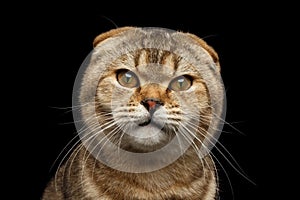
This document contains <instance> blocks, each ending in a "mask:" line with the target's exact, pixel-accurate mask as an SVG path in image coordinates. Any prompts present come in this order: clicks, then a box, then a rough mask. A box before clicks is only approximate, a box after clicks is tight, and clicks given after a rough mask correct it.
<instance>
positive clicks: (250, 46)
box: [4, 2, 289, 200]
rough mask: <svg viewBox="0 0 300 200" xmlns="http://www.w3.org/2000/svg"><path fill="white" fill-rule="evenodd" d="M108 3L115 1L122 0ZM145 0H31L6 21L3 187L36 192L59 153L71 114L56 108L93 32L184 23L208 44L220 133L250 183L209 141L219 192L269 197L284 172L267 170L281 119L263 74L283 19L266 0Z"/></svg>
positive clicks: (32, 195) (26, 194)
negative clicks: (7, 172) (125, 0)
mask: <svg viewBox="0 0 300 200" xmlns="http://www.w3.org/2000/svg"><path fill="white" fill-rule="evenodd" d="M113 4H114V3H113ZM115 4H116V5H118V7H119V9H120V8H122V6H123V5H120V4H119V3H115ZM150 4H151V5H150ZM153 4H154V3H153V2H152V3H150V2H145V6H141V7H140V8H139V9H138V8H134V5H132V7H130V6H129V7H130V9H129V8H128V9H123V11H122V12H119V11H117V10H116V9H114V6H116V5H101V4H100V5H95V4H88V3H85V4H82V3H79V4H77V5H76V8H75V6H74V4H70V5H66V6H63V5H60V4H56V5H54V4H53V5H51V4H44V5H33V6H37V7H36V8H31V9H24V10H23V12H22V14H20V12H18V13H19V15H17V16H16V18H15V19H14V20H15V21H13V22H9V23H7V24H8V25H9V26H8V27H9V29H11V30H13V31H12V32H11V33H10V36H11V38H12V39H11V40H10V41H9V46H10V47H13V49H12V50H10V51H9V52H11V53H10V55H9V57H8V58H9V59H8V58H7V60H9V63H10V65H12V66H17V67H11V69H12V72H11V73H14V74H15V73H16V70H17V73H18V76H17V77H18V78H16V76H12V78H11V79H14V82H17V84H16V86H15V87H14V89H13V90H11V89H10V90H9V91H8V94H12V95H15V96H16V97H13V98H12V99H14V100H16V103H15V107H17V112H18V117H17V119H18V120H19V121H20V123H18V124H16V123H13V125H10V129H11V130H13V131H15V132H16V133H18V134H13V137H14V138H13V141H16V142H17V143H16V144H17V145H15V146H17V147H20V148H18V150H17V153H18V154H13V155H12V156H9V157H10V159H11V160H12V161H17V162H16V163H17V164H11V166H13V167H14V175H15V178H12V179H10V181H9V182H7V185H9V186H12V188H16V187H18V188H20V189H24V190H19V191H22V192H15V193H13V196H17V195H21V196H22V199H39V198H40V196H41V194H42V191H43V189H44V188H45V186H46V184H47V182H48V181H49V179H50V177H51V176H52V175H53V174H54V173H55V168H56V167H57V165H58V163H59V161H60V160H61V159H62V157H59V158H58V162H55V159H56V158H57V157H58V155H59V153H60V152H61V151H62V150H63V148H64V147H65V146H66V144H67V143H68V142H69V141H70V140H71V139H72V138H73V137H74V136H76V134H75V131H76V130H75V127H74V124H72V123H70V124H66V123H68V122H72V112H70V110H71V109H61V108H66V107H70V106H72V105H71V104H72V87H73V83H74V80H75V77H76V74H77V70H78V69H79V67H80V65H81V63H82V62H83V60H84V58H85V57H86V56H87V55H88V53H89V52H90V51H91V50H92V42H93V39H94V38H95V37H96V36H97V35H98V34H100V33H103V32H105V31H108V30H110V29H112V28H115V27H116V26H118V27H122V26H141V27H164V28H169V29H173V30H180V31H184V32H191V33H194V34H196V35H198V36H199V37H201V38H204V39H205V40H206V41H207V43H208V44H209V45H211V46H213V47H214V48H215V50H216V51H217V52H218V54H219V57H220V63H221V67H222V71H221V73H222V77H223V81H224V85H225V88H226V91H227V116H226V121H227V122H228V123H232V125H233V126H234V128H233V127H231V126H229V125H225V127H224V130H225V131H226V132H224V133H222V135H221V137H220V142H221V143H222V144H223V145H224V146H225V147H226V148H227V149H228V151H229V152H230V153H231V154H232V155H233V157H234V158H235V159H236V161H237V162H238V163H239V164H240V166H241V167H242V168H243V170H244V172H245V174H246V176H247V177H248V178H249V179H250V180H251V181H253V182H254V183H255V184H252V183H250V182H249V181H247V180H246V179H245V178H244V177H242V176H241V175H240V174H239V173H238V172H237V171H235V170H234V169H233V167H232V166H230V164H229V163H228V162H227V161H226V160H225V159H224V158H222V155H220V154H219V153H218V152H217V151H216V149H214V150H213V152H214V153H216V156H217V158H218V159H219V160H220V162H221V163H222V165H223V167H224V169H225V171H226V172H227V175H228V177H229V179H230V182H231V184H232V190H233V191H232V190H231V188H230V186H229V181H228V180H227V177H226V174H225V173H224V170H223V169H221V167H220V166H218V167H219V169H220V170H219V175H220V195H221V199H225V200H229V199H236V200H240V199H243V200H244V199H269V198H270V196H273V195H274V194H275V193H274V191H276V196H277V195H279V194H281V192H284V190H283V188H282V187H281V186H280V185H281V184H277V182H278V180H279V179H281V176H284V174H282V173H276V172H275V173H274V171H276V170H277V172H278V171H280V167H278V165H279V164H278V162H279V163H280V162H282V161H278V162H277V159H278V157H281V156H279V155H280V153H281V152H280V151H279V150H278V146H279V144H277V143H276V142H275V140H273V139H274V138H280V137H279V136H278V135H277V133H278V132H279V131H280V129H281V128H280V127H279V126H276V125H280V123H283V122H282V120H279V121H277V120H276V119H275V118H276V116H275V115H276V111H274V110H273V108H274V107H273V102H274V101H275V100H274V98H273V97H274V94H275V95H276V94H282V93H281V92H280V91H281V88H280V87H281V85H280V84H279V82H280V81H279V79H276V80H277V81H278V82H276V83H277V84H276V85H275V87H274V81H273V79H272V78H274V74H275V73H276V71H277V67H276V66H277V65H280V64H281V63H285V60H282V59H279V58H280V56H281V55H282V52H281V51H279V50H278V49H279V48H278V47H279V45H282V44H281V42H278V37H281V36H282V35H280V34H278V31H279V30H282V29H285V30H288V28H287V25H286V22H288V21H289V19H283V18H282V17H281V16H282V15H281V14H280V13H281V12H277V10H276V9H273V8H271V7H268V6H267V7H263V6H262V5H259V6H258V5H253V4H247V3H245V4H243V5H240V4H235V5H229V4H226V5H222V4H213V3H212V4H211V5H204V4H202V5H201V6H199V5H193V4H190V3H187V2H185V4H184V5H181V4H179V5H176V6H175V7H174V8H173V7H172V8H171V7H168V6H167V7H161V6H157V5H155V4H154V5H153ZM200 4H201V3H200ZM217 5H218V6H217ZM18 6H19V8H21V7H22V5H20V4H19V5H18ZM27 6H28V5H27ZM127 6H128V5H127ZM232 6H234V7H232ZM29 7H30V5H29ZM225 7H227V8H230V9H225ZM121 10H122V9H121ZM266 11H268V12H266ZM6 31H7V29H6ZM279 35H280V36H279ZM4 42H5V41H4ZM274 60H276V61H274ZM11 119H14V120H13V121H15V120H16V118H15V117H12V118H11ZM274 126H276V128H274ZM236 129H237V130H239V131H237V130H236ZM15 136H16V137H15ZM276 141H277V140H276ZM219 147H220V146H219ZM275 148H276V149H275ZM223 152H224V151H223ZM274 152H275V153H274ZM64 153H66V152H64ZM227 156H228V155H227ZM231 161H232V159H231ZM10 163H14V162H10ZM53 164H54V167H53V168H51V166H52V165H53ZM235 166H236V165H235ZM9 167H10V165H9ZM233 196H234V198H233Z"/></svg>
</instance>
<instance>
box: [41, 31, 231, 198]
mask: <svg viewBox="0 0 300 200" xmlns="http://www.w3.org/2000/svg"><path fill="white" fill-rule="evenodd" d="M93 46H94V49H93V51H92V52H91V54H90V55H89V56H88V57H87V58H86V60H85V61H84V62H83V64H82V68H81V69H80V70H79V74H80V75H78V78H77V79H76V81H75V85H74V93H73V98H74V99H73V103H74V104H73V105H74V111H73V116H74V121H75V124H76V127H77V130H78V135H79V137H80V140H79V141H78V145H77V146H76V147H74V150H73V152H72V154H71V155H70V156H69V157H68V159H67V160H66V162H65V163H64V164H62V165H61V166H60V167H59V169H58V171H57V173H56V175H55V177H53V178H52V179H51V181H50V182H49V183H48V185H47V187H46V188H45V191H44V193H43V197H42V199H43V200H61V199H69V200H71V199H72V200H75V199H99V200H121V199H122V200H126V199H135V200H142V199H143V200H154V199H166V200H171V199H172V200H176V199H177V200H179V199H182V200H183V199H184V200H188V199H198V200H199V199H200V200H212V199H216V198H217V196H218V177H217V171H216V167H215V164H214V161H213V159H212V157H211V155H210V153H209V150H210V149H211V148H213V145H214V143H215V142H216V141H217V139H218V136H219V134H220V131H221V129H222V118H224V113H225V103H224V101H225V97H224V89H223V85H222V80H221V75H220V63H219V58H218V55H217V53H216V51H215V50H214V49H213V48H212V47H211V46H209V45H208V44H207V43H206V42H205V41H203V40H202V39H200V38H199V37H197V36H196V35H194V34H191V33H183V32H180V31H172V30H169V29H163V28H139V27H121V28H116V29H112V30H110V31H108V32H106V33H102V34H100V35H99V36H97V37H96V38H95V40H94V42H93Z"/></svg>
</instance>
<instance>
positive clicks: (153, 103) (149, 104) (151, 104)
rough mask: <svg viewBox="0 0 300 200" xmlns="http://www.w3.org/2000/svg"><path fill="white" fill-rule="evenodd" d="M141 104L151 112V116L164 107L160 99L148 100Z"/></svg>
mask: <svg viewBox="0 0 300 200" xmlns="http://www.w3.org/2000/svg"><path fill="white" fill-rule="evenodd" d="M141 104H142V105H143V106H144V107H145V108H146V109H147V110H148V111H149V112H150V114H153V113H154V111H155V110H156V109H157V108H158V107H159V106H161V105H163V103H162V102H161V101H160V100H159V99H155V98H146V99H144V100H143V101H141Z"/></svg>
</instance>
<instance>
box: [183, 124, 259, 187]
mask: <svg viewBox="0 0 300 200" xmlns="http://www.w3.org/2000/svg"><path fill="white" fill-rule="evenodd" d="M188 123H190V122H188ZM190 125H191V127H192V128H193V129H194V130H195V131H197V132H198V133H199V134H201V135H202V136H203V137H205V138H206V135H208V136H210V138H212V139H213V140H215V142H216V143H218V144H219V145H220V146H221V147H222V148H223V149H224V150H225V152H226V153H228V155H229V156H230V157H231V159H232V160H233V162H234V163H235V165H237V167H238V168H239V169H238V168H237V167H236V166H235V165H234V164H233V163H232V162H231V161H230V159H228V158H227V156H226V155H225V154H224V153H223V152H222V151H221V149H219V148H218V147H217V146H214V148H215V149H216V150H217V151H218V152H219V153H220V154H221V155H222V157H224V159H225V160H226V161H227V162H228V164H229V165H230V166H231V167H232V168H233V169H234V170H235V171H236V172H237V173H238V174H240V175H241V176H242V177H244V178H245V179H246V180H247V181H249V182H250V183H252V184H254V185H255V183H254V182H253V181H252V180H250V179H249V178H248V177H247V175H246V174H245V172H244V170H243V169H242V168H241V167H240V165H239V164H238V162H237V161H236V159H235V158H234V157H233V155H232V154H231V153H230V152H229V151H228V150H227V149H226V148H225V147H224V145H222V144H221V142H220V141H219V140H217V139H216V138H214V136H213V135H211V134H210V133H209V132H208V131H206V130H205V129H203V128H201V127H200V129H201V131H204V132H205V134H203V133H201V131H198V128H199V127H198V126H196V125H195V124H192V123H191V124H190ZM192 134H193V133H192ZM194 136H195V138H196V139H197V140H200V139H199V138H197V137H196V135H195V134H194ZM208 141H209V142H210V143H211V144H212V145H214V144H215V143H214V142H212V141H211V140H210V139H208ZM205 148H206V147H205Z"/></svg>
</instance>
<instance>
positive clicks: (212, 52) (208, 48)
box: [186, 33, 221, 71]
mask: <svg viewBox="0 0 300 200" xmlns="http://www.w3.org/2000/svg"><path fill="white" fill-rule="evenodd" d="M186 35H187V36H189V37H190V38H192V39H193V40H195V41H196V42H197V43H198V44H199V45H200V46H201V47H203V48H204V49H205V50H206V51H207V52H208V53H209V55H210V56H211V57H212V59H213V61H214V62H215V64H216V67H217V70H218V71H220V70H221V66H220V63H219V56H218V54H217V52H216V51H215V50H214V49H213V48H212V47H211V46H209V45H208V44H207V43H206V42H205V41H204V40H202V39H200V38H199V37H198V36H196V35H194V34H190V33H186Z"/></svg>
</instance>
